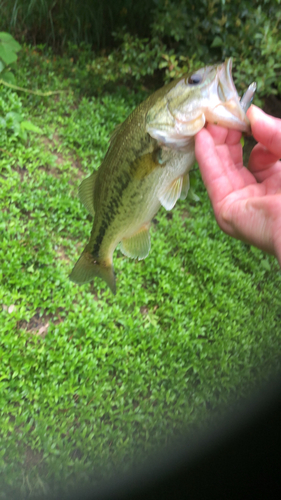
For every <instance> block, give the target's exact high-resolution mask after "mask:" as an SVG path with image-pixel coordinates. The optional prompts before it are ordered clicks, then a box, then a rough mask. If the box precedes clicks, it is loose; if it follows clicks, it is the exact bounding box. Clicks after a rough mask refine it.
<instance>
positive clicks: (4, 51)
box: [0, 32, 21, 84]
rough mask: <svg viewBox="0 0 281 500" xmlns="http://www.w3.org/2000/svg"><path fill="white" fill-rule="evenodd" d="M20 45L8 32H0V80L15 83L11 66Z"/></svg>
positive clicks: (15, 59)
mask: <svg viewBox="0 0 281 500" xmlns="http://www.w3.org/2000/svg"><path fill="white" fill-rule="evenodd" d="M20 50H21V46H20V44H19V43H18V42H16V40H15V39H14V38H13V37H12V35H10V34H9V33H3V32H1V33H0V80H2V81H4V82H8V83H12V84H13V83H15V77H14V74H13V73H12V71H11V66H13V64H14V63H15V62H16V61H17V58H18V56H17V53H18V52H19V51H20Z"/></svg>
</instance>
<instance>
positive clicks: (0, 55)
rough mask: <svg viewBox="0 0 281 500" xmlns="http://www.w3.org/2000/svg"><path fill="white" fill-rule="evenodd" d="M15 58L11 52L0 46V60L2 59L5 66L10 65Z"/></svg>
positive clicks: (14, 54) (7, 48) (15, 55)
mask: <svg viewBox="0 0 281 500" xmlns="http://www.w3.org/2000/svg"><path fill="white" fill-rule="evenodd" d="M17 58H18V56H17V54H16V53H15V52H14V51H13V50H11V49H10V48H9V47H6V46H5V45H2V44H0V59H2V60H3V61H4V63H5V64H7V65H8V64H12V63H13V62H15V61H16V60H17Z"/></svg>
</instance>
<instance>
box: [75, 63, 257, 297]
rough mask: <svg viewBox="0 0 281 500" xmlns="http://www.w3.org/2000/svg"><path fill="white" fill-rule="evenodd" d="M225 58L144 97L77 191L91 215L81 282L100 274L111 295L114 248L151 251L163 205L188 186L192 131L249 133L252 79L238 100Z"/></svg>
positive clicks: (139, 254) (138, 253)
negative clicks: (214, 127)
mask: <svg viewBox="0 0 281 500" xmlns="http://www.w3.org/2000/svg"><path fill="white" fill-rule="evenodd" d="M231 68H232V62H231V59H228V60H227V61H225V63H223V64H219V65H217V66H207V67H205V68H202V69H200V70H198V71H197V72H196V73H194V74H193V75H184V76H183V77H182V78H179V79H177V80H174V81H172V82H171V83H169V84H168V85H165V86H164V87H162V88H161V89H159V90H157V91H156V92H155V93H154V94H152V95H151V96H150V97H148V98H147V99H146V100H145V101H144V102H142V103H141V104H140V105H139V106H138V107H137V108H136V109H135V110H134V111H133V112H132V113H131V114H130V115H129V116H128V118H127V119H126V120H125V121H124V122H123V123H122V124H121V125H119V126H118V127H117V129H116V130H115V131H114V133H113V135H112V137H111V139H110V146H109V148H108V151H107V153H106V155H105V158H104V160H103V162H102V164H101V165H100V167H99V169H98V171H96V172H93V173H92V174H91V175H90V176H89V177H87V178H86V179H85V180H84V181H83V182H82V184H81V185H80V188H79V196H80V200H81V202H82V203H83V204H84V206H85V207H86V209H87V210H88V212H89V213H90V214H91V215H92V216H93V218H94V222H93V228H92V232H91V237H90V241H89V243H88V244H87V245H86V247H85V249H84V251H83V252H82V255H81V257H80V258H79V260H78V261H77V263H76V265H75V267H74V269H73V270H72V272H71V274H70V279H71V280H72V281H74V282H75V283H78V284H83V283H87V282H88V281H91V280H92V279H93V278H94V277H96V276H98V277H100V278H102V279H103V280H104V281H105V282H106V283H107V285H108V286H109V288H110V289H111V291H112V292H113V293H114V294H115V293H116V284H115V275H114V270H113V263H112V262H113V260H112V257H113V252H114V250H115V248H116V246H117V245H118V243H120V242H121V251H122V252H123V254H125V255H126V256H128V257H131V258H138V259H144V258H145V257H146V256H147V255H148V253H149V250H150V234H149V228H150V222H151V219H152V218H153V217H154V216H155V214H156V213H157V211H158V209H159V208H160V206H161V205H162V206H163V207H165V209H166V210H171V209H172V208H173V207H174V205H175V204H176V202H177V200H178V199H179V198H181V199H184V198H186V196H187V193H188V189H189V174H188V172H189V170H190V169H191V167H192V166H193V164H194V162H195V155H194V135H195V134H196V133H197V132H199V130H201V128H202V127H204V125H205V123H206V122H210V123H216V124H219V125H222V126H225V127H228V128H233V129H238V130H240V131H242V132H247V133H250V122H249V120H248V118H247V116H246V114H245V113H246V110H247V108H248V107H249V105H250V102H251V100H252V98H253V95H254V92H255V84H254V83H253V84H251V85H250V87H249V88H248V89H247V91H246V93H245V94H244V96H243V97H242V99H241V100H240V98H239V96H238V93H237V90H236V88H235V85H234V83H233V79H232V75H231Z"/></svg>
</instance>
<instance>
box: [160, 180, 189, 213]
mask: <svg viewBox="0 0 281 500" xmlns="http://www.w3.org/2000/svg"><path fill="white" fill-rule="evenodd" d="M182 186H183V178H182V177H178V178H177V179H175V180H174V181H173V182H172V184H170V186H169V187H168V188H167V189H166V190H165V191H164V192H163V193H161V195H160V197H159V201H160V203H161V205H163V207H164V208H166V210H172V208H173V207H174V206H175V204H176V203H177V200H178V199H179V198H180V196H181V192H182Z"/></svg>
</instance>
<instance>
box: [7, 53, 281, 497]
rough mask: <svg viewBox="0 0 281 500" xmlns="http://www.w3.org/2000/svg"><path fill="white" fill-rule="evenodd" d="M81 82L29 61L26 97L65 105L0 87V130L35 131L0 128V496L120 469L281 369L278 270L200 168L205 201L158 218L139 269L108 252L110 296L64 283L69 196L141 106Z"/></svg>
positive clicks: (85, 227)
mask: <svg viewBox="0 0 281 500" xmlns="http://www.w3.org/2000/svg"><path fill="white" fill-rule="evenodd" d="M83 74H84V73H83V68H82V69H81V66H80V69H79V62H78V63H77V66H75V65H74V63H73V62H71V61H69V60H68V59H67V56H65V58H64V59H58V58H53V57H52V55H51V54H50V53H49V54H47V55H44V54H42V53H41V52H40V51H34V50H33V51H32V50H31V49H30V50H29V49H25V51H24V52H23V54H22V55H21V59H20V61H19V65H18V70H17V77H18V82H19V83H20V85H21V86H28V87H30V88H33V89H36V88H40V89H41V90H48V89H52V90H57V89H64V90H65V93H62V94H60V95H58V96H53V97H49V98H41V97H38V96H34V95H31V94H27V95H23V94H21V95H17V94H16V93H15V92H14V91H12V90H10V89H7V88H6V87H2V88H1V100H0V117H1V116H2V117H5V116H6V114H7V113H8V112H14V113H17V114H18V115H20V116H21V119H24V120H30V121H31V122H32V123H33V124H34V125H36V126H37V127H39V128H40V129H41V130H42V134H33V133H32V132H31V133H29V135H28V139H27V140H24V139H23V138H22V136H21V135H20V134H19V129H18V126H16V125H15V123H14V122H13V121H11V122H6V125H5V126H4V125H3V123H2V122H0V125H1V123H2V130H1V136H0V170H1V175H0V182H1V197H0V203H1V220H0V225H1V238H2V244H1V249H0V259H1V270H0V304H1V306H2V312H1V315H0V332H1V337H0V342H1V343H0V356H1V368H0V415H1V417H0V418H1V425H0V434H1V442H2V444H3V443H4V446H2V444H1V451H0V472H1V479H0V481H1V483H2V484H3V487H2V491H1V494H0V498H7V497H8V495H9V494H11V493H12V492H14V491H17V492H20V495H21V496H22V497H23V498H26V497H28V496H29V495H30V494H31V495H33V494H38V493H40V494H42V493H43V494H44V493H45V494H46V495H47V494H48V495H49V494H50V493H55V492H56V491H57V489H58V487H59V481H65V483H66V484H67V488H70V487H71V486H72V484H75V482H78V481H80V480H81V481H85V480H87V478H88V477H89V475H91V476H92V478H93V479H92V480H93V481H94V482H95V481H96V482H97V481H99V480H100V479H102V478H103V477H104V476H105V474H108V473H109V472H108V471H112V470H115V469H116V468H117V469H118V470H121V471H123V470H126V468H128V467H129V466H131V465H132V464H137V463H139V462H140V461H142V460H143V459H144V458H145V457H146V456H147V455H148V454H149V453H151V452H152V451H154V450H155V449H157V448H158V447H159V446H160V445H164V444H166V443H167V442H168V441H169V440H170V439H172V438H173V436H175V435H179V434H180V433H181V432H183V429H186V428H189V429H192V428H195V427H199V426H201V425H207V423H208V422H209V421H210V419H212V418H214V417H215V416H216V415H218V414H219V413H220V412H221V411H222V410H221V408H222V407H224V406H225V405H229V404H232V403H233V402H234V401H236V400H237V399H238V398H241V397H242V398H245V397H247V395H248V393H249V391H250V390H251V389H252V388H253V387H254V386H256V385H257V384H259V383H261V382H262V381H263V380H265V379H266V377H268V375H269V374H270V373H272V372H276V371H277V370H278V369H279V366H280V365H279V359H280V333H281V328H280V319H281V312H280V311H281V309H280V285H281V275H280V270H279V268H278V264H277V262H276V260H275V259H274V258H272V257H269V256H267V255H265V254H263V253H262V252H260V251H259V250H256V249H254V248H252V247H250V246H249V245H246V244H243V243H241V242H239V241H235V240H233V239H231V238H229V237H228V236H226V235H224V234H223V233H222V232H221V231H220V230H219V228H218V227H217V225H216V222H215V220H214V216H213V213H212V209H211V206H210V202H209V200H208V197H207V195H206V192H205V190H204V187H203V185H202V182H201V180H200V175H199V173H198V171H195V173H194V180H195V191H196V194H197V195H199V197H200V201H198V202H195V201H192V200H191V199H189V200H187V201H184V202H183V201H182V202H179V203H178V204H177V206H176V208H175V209H174V210H173V211H172V212H171V213H167V212H166V211H165V210H164V209H162V210H160V212H159V213H158V214H157V217H156V218H155V221H154V227H153V229H152V249H151V252H150V254H149V256H148V257H147V258H146V259H145V260H144V261H140V262H134V261H132V260H129V259H127V258H125V257H124V256H123V255H122V254H121V252H120V251H119V250H117V251H116V252H115V255H114V265H115V271H116V274H117V290H118V291H117V295H116V296H115V297H114V296H112V295H111V293H110V292H109V291H108V289H107V288H105V285H104V283H103V282H101V281H99V280H98V279H97V280H96V281H95V282H94V283H91V284H88V285H86V286H84V287H78V286H77V285H75V284H73V283H71V282H70V281H69V280H68V274H69V272H70V271H71V269H72V266H73V265H74V263H75V261H76V259H77V258H78V256H79V254H80V252H81V249H82V248H83V247H84V245H85V243H86V241H87V239H88V237H89V234H90V230H91V225H92V223H91V221H89V220H88V218H87V214H86V211H85V209H84V208H83V207H82V206H81V204H80V202H79V200H78V196H77V190H78V186H79V183H80V182H81V179H82V178H84V177H85V176H86V175H87V174H89V173H91V172H92V171H93V170H94V169H96V168H97V167H98V166H99V164H100V162H101V160H102V158H103V156H104V154H105V152H106V149H107V144H108V139H109V136H110V133H111V132H112V130H113V129H114V127H115V126H116V125H117V124H118V123H120V122H122V121H123V120H124V119H125V117H126V116H127V115H128V114H129V112H130V111H131V110H132V109H133V108H134V106H135V105H137V103H138V102H140V101H141V100H142V99H143V98H144V97H145V93H144V91H139V92H134V91H132V90H129V89H126V88H122V87H120V88H117V89H115V92H113V93H111V94H101V93H98V94H97V95H98V97H97V96H96V97H95V95H94V94H93V91H91V86H90V81H89V80H87V81H86V78H85V74H84V76H83ZM77 89H80V91H79V92H78V91H77ZM12 116H13V115H12Z"/></svg>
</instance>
